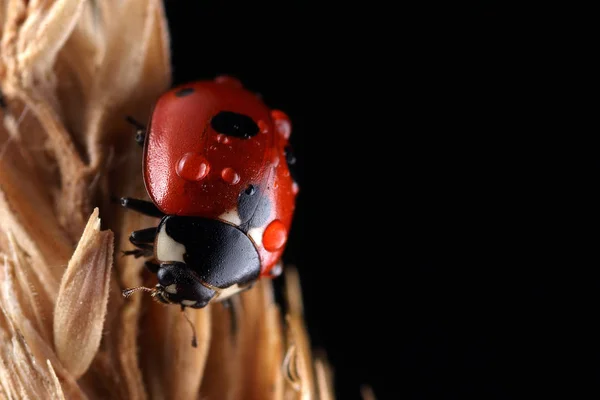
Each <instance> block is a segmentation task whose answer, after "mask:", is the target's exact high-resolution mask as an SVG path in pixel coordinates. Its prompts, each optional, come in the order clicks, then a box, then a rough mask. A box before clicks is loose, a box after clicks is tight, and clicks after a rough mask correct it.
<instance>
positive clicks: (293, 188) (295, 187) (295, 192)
mask: <svg viewBox="0 0 600 400" xmlns="http://www.w3.org/2000/svg"><path fill="white" fill-rule="evenodd" d="M299 191H300V186H298V184H297V183H296V182H294V183H292V193H294V194H295V195H296V194H298V192H299Z"/></svg>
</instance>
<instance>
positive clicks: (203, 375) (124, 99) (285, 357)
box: [0, 0, 333, 400]
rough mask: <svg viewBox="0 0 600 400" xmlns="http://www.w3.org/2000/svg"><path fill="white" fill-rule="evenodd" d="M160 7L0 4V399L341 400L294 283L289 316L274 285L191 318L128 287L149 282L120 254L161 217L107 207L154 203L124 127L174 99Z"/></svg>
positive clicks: (142, 3) (118, 1)
mask: <svg viewBox="0 0 600 400" xmlns="http://www.w3.org/2000/svg"><path fill="white" fill-rule="evenodd" d="M170 77H171V71H170V54H169V35H168V31H167V24H166V21H165V15H164V10H163V6H162V4H161V2H160V1H159V0H103V1H101V0H96V1H83V0H29V1H26V0H0V91H1V93H2V94H3V97H2V101H1V103H0V285H1V286H2V287H1V289H0V398H6V399H178V400H180V399H261V400H262V399H298V398H302V399H313V398H314V399H319V398H320V399H331V398H333V394H332V386H331V382H332V380H331V374H330V369H329V368H328V366H327V362H326V361H325V360H324V358H319V357H313V355H312V354H311V349H310V343H309V340H308V336H307V332H306V330H305V326H304V321H303V315H302V305H301V298H300V290H299V283H298V278H297V275H296V272H295V270H294V269H291V268H288V269H287V270H286V272H285V279H286V283H287V285H286V286H287V298H288V303H289V304H288V307H287V308H286V309H285V310H286V311H285V315H283V314H284V311H282V310H283V308H282V307H281V306H280V305H279V304H277V303H276V302H275V301H274V297H273V293H272V286H271V283H270V282H269V281H261V282H260V283H259V284H257V285H256V286H255V287H254V288H253V289H252V290H250V291H247V292H245V293H243V294H242V295H240V296H238V297H236V299H235V301H236V302H237V306H238V307H239V309H240V310H241V311H240V312H239V313H238V314H239V322H238V325H239V326H238V331H237V334H236V335H232V333H231V332H232V330H231V329H230V324H231V321H230V314H229V313H228V312H227V310H226V309H224V308H223V307H222V306H221V305H220V304H216V305H211V306H209V307H207V308H205V309H201V310H192V309H188V310H187V311H186V312H187V313H188V315H189V317H190V319H191V320H192V321H193V323H194V324H195V327H196V330H197V339H198V347H197V348H193V347H191V344H190V339H191V331H190V329H189V326H188V325H187V321H186V320H185V318H183V316H182V314H181V311H180V309H179V307H177V306H169V305H163V304H158V303H156V302H154V301H152V300H151V298H150V296H142V295H139V296H132V297H131V298H129V299H125V298H123V296H121V290H122V289H123V288H126V287H134V286H139V285H142V284H150V285H151V284H152V282H151V280H152V279H154V277H152V276H151V274H148V273H146V272H145V270H144V268H143V265H142V262H141V261H140V260H139V259H135V258H130V257H122V256H121V255H120V251H121V250H125V249H129V247H130V245H129V243H128V240H127V239H128V235H129V233H130V232H131V231H132V230H135V229H139V228H140V227H146V226H150V225H151V224H156V223H157V220H154V219H153V218H151V217H146V216H141V215H140V214H137V213H135V212H131V211H126V210H123V209H122V208H121V207H120V206H119V205H118V204H115V203H114V202H113V201H111V198H114V197H120V196H130V197H137V198H145V197H146V193H145V190H144V185H143V182H142V180H141V162H140V159H141V150H140V149H139V148H138V147H137V146H136V145H135V143H134V140H133V132H132V129H131V127H130V126H128V125H127V123H126V122H125V120H124V117H125V116H127V115H133V116H134V117H135V118H136V119H138V120H142V121H143V120H146V119H147V118H148V116H149V111H150V109H151V105H152V103H153V102H154V101H155V100H156V98H157V97H158V95H159V94H160V93H161V92H162V91H164V90H166V89H167V88H169V86H170V85H171V82H170Z"/></svg>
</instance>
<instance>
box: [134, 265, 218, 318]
mask: <svg viewBox="0 0 600 400" xmlns="http://www.w3.org/2000/svg"><path fill="white" fill-rule="evenodd" d="M156 275H157V277H158V284H157V285H156V286H155V287H154V288H147V287H142V286H141V287H136V288H131V289H125V290H123V296H125V297H129V296H131V294H133V293H134V292H137V291H140V290H143V291H145V292H150V294H151V295H152V298H154V299H155V300H156V301H159V302H161V303H164V304H178V305H181V306H182V307H191V308H204V307H206V305H207V304H208V303H209V302H210V300H211V299H212V298H213V297H214V296H215V294H216V292H215V291H214V290H212V289H210V288H208V287H207V286H204V285H203V284H201V283H200V280H199V279H198V278H197V277H196V276H195V274H194V273H193V272H192V271H190V270H189V269H188V268H187V267H186V265H185V264H184V263H180V262H173V263H163V264H161V265H160V267H159V269H158V271H157V273H156Z"/></svg>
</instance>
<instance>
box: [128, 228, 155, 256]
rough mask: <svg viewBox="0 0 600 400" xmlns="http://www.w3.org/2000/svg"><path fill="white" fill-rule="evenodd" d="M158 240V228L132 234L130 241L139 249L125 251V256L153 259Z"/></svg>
mask: <svg viewBox="0 0 600 400" xmlns="http://www.w3.org/2000/svg"><path fill="white" fill-rule="evenodd" d="M155 238H156V228H146V229H141V230H139V231H133V232H131V235H130V236H129V241H130V242H131V244H133V245H134V246H135V247H137V249H135V250H127V251H124V252H123V254H124V255H126V256H130V255H132V256H134V257H135V258H138V257H152V255H153V254H154V246H153V245H152V244H153V243H154V239H155Z"/></svg>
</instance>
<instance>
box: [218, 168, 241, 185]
mask: <svg viewBox="0 0 600 400" xmlns="http://www.w3.org/2000/svg"><path fill="white" fill-rule="evenodd" d="M221 178H222V179H223V180H224V181H225V182H227V183H229V184H230V185H235V184H236V183H238V182H239V181H240V175H239V174H238V173H237V172H235V170H234V169H233V168H229V167H227V168H223V170H222V171H221Z"/></svg>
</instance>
